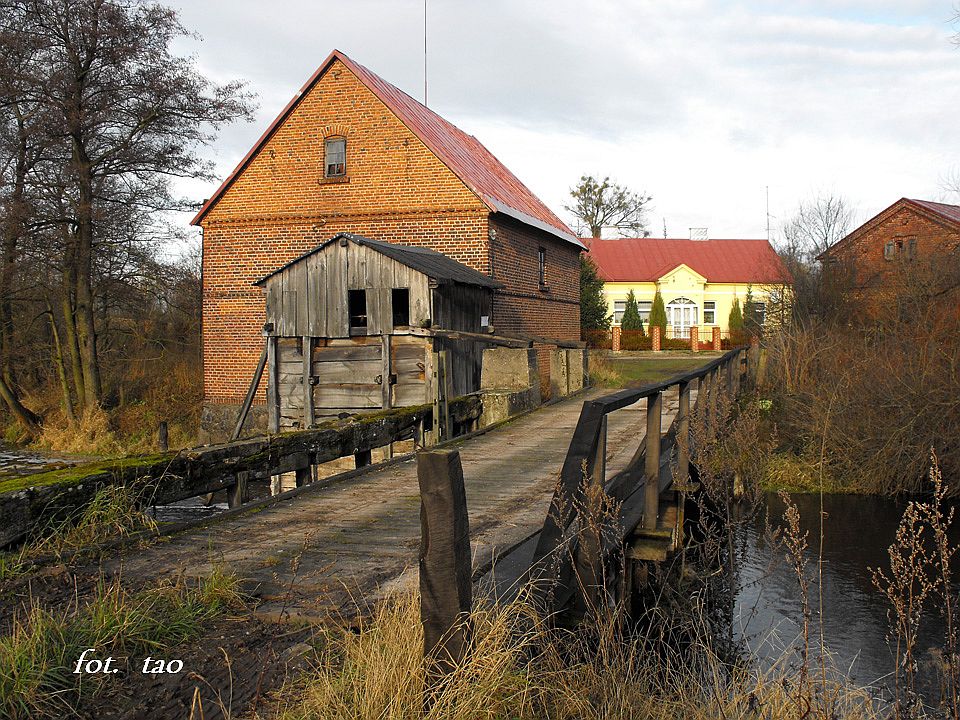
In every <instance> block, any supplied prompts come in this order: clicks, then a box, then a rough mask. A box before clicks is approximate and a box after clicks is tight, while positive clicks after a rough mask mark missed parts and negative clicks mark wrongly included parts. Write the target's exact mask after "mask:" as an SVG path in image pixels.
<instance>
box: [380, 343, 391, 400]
mask: <svg viewBox="0 0 960 720" xmlns="http://www.w3.org/2000/svg"><path fill="white" fill-rule="evenodd" d="M380 342H381V346H380V353H381V359H382V360H383V362H382V363H381V365H380V381H381V386H380V388H381V391H382V396H381V397H382V399H381V405H382V407H383V409H384V410H389V409H390V408H392V407H393V392H392V389H393V386H392V384H391V382H390V372H391V364H390V336H389V335H387V334H386V333H384V334H383V335H381V336H380Z"/></svg>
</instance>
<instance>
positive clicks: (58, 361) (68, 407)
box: [47, 299, 77, 423]
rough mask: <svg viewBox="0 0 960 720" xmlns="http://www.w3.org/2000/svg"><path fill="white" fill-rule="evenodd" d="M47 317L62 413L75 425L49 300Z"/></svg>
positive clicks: (71, 399)
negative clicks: (58, 381)
mask: <svg viewBox="0 0 960 720" xmlns="http://www.w3.org/2000/svg"><path fill="white" fill-rule="evenodd" d="M47 317H48V318H49V319H50V332H51V334H52V336H53V353H54V354H53V360H54V364H55V365H56V367H57V378H58V379H59V380H60V391H61V393H62V395H63V411H64V412H65V413H66V415H67V418H68V419H69V420H70V422H71V423H75V422H76V421H77V413H76V410H75V409H74V407H73V397H72V396H71V395H70V383H69V381H68V380H67V367H66V365H65V364H64V362H63V343H61V342H60V329H59V328H58V327H57V318H56V317H55V316H54V314H53V308H52V307H51V305H50V300H49V299H48V300H47Z"/></svg>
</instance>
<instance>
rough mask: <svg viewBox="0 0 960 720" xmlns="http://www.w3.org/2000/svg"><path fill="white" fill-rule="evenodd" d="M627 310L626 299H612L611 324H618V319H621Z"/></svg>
mask: <svg viewBox="0 0 960 720" xmlns="http://www.w3.org/2000/svg"><path fill="white" fill-rule="evenodd" d="M626 311H627V301H626V300H614V301H613V324H614V325H619V324H620V321H621V320H623V314H624V313H625V312H626Z"/></svg>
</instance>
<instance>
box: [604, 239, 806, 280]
mask: <svg viewBox="0 0 960 720" xmlns="http://www.w3.org/2000/svg"><path fill="white" fill-rule="evenodd" d="M585 242H586V243H587V247H588V248H589V250H590V258H591V259H592V260H593V261H594V262H595V263H596V264H597V267H598V268H599V269H600V275H601V277H602V278H603V279H604V280H607V281H609V282H655V281H657V280H659V279H660V278H661V277H663V276H664V275H666V274H667V273H668V272H670V271H671V270H673V269H674V268H675V267H677V266H678V265H680V264H684V265H686V266H688V267H689V268H690V269H692V270H694V271H696V272H698V273H700V274H701V275H703V277H705V278H706V279H707V281H708V282H736V283H757V284H779V283H789V282H792V280H791V279H790V273H789V272H788V271H787V268H786V266H784V264H783V261H782V260H781V259H780V256H779V255H777V253H776V252H775V251H774V249H773V247H771V245H770V243H769V242H768V241H766V240H686V239H658V238H617V239H609V240H608V239H600V240H598V239H585Z"/></svg>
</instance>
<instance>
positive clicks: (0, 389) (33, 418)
mask: <svg viewBox="0 0 960 720" xmlns="http://www.w3.org/2000/svg"><path fill="white" fill-rule="evenodd" d="M0 397H2V398H3V401H4V402H5V403H6V404H7V407H9V408H10V412H12V413H13V415H14V417H15V418H17V422H19V423H20V425H21V426H22V427H23V429H24V430H26V431H27V432H28V433H30V434H31V435H37V434H39V433H40V426H41V425H42V424H43V419H42V418H41V417H40V416H39V415H37V414H36V413H35V412H33V410H31V409H30V408H28V407H26V406H25V405H24V404H23V403H22V402H20V398H19V397H18V396H17V393H16V392H14V391H13V389H12V388H11V387H10V386H9V385H7V382H6V380H4V379H3V377H0Z"/></svg>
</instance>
